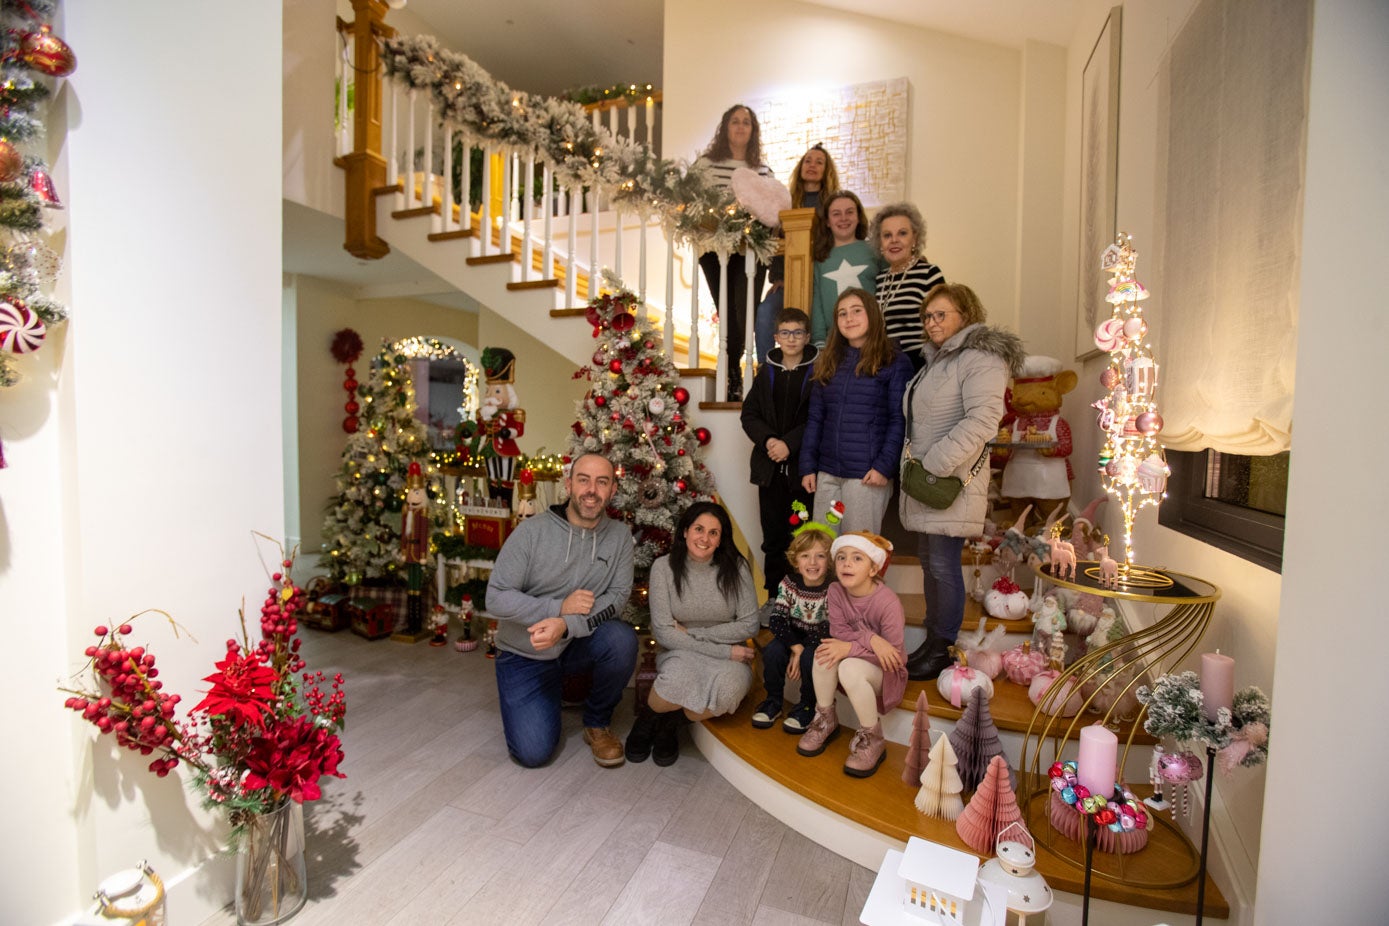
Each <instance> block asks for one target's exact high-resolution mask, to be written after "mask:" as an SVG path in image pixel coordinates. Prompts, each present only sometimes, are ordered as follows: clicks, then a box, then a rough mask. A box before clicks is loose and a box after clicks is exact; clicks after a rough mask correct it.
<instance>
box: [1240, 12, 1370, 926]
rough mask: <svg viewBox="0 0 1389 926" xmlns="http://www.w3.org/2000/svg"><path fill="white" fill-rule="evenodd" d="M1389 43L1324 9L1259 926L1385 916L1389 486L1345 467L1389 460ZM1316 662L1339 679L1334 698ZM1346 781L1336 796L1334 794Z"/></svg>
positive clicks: (1319, 21) (1314, 77) (1317, 36)
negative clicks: (1379, 405)
mask: <svg viewBox="0 0 1389 926" xmlns="http://www.w3.org/2000/svg"><path fill="white" fill-rule="evenodd" d="M1386 44H1389V7H1386V6H1385V4H1384V3H1383V2H1381V0H1355V2H1352V0H1342V2H1335V3H1332V2H1326V3H1318V4H1317V5H1316V7H1315V11H1314V27H1313V35H1312V68H1311V86H1310V91H1309V97H1308V98H1309V100H1310V103H1311V116H1310V119H1309V132H1308V141H1307V174H1306V179H1307V197H1306V208H1305V211H1304V213H1303V228H1302V233H1303V234H1302V313H1301V318H1302V324H1301V326H1300V328H1299V331H1298V350H1297V395H1296V397H1295V400H1294V405H1293V421H1294V423H1295V429H1294V431H1293V446H1292V471H1291V474H1290V479H1289V485H1288V521H1287V524H1288V534H1287V540H1286V543H1285V546H1284V550H1283V555H1284V569H1283V583H1282V601H1281V614H1280V617H1279V621H1278V658H1277V662H1276V668H1275V673H1274V679H1275V687H1276V689H1277V697H1276V698H1275V699H1274V704H1273V709H1274V713H1273V723H1274V727H1273V735H1274V736H1275V737H1277V738H1276V739H1274V740H1273V741H1272V743H1273V746H1272V756H1271V757H1270V762H1269V769H1268V787H1267V800H1266V802H1265V805H1264V843H1263V844H1264V851H1263V853H1262V854H1261V856H1260V860H1259V861H1260V864H1259V885H1260V890H1259V910H1258V916H1257V922H1259V923H1269V924H1274V923H1293V922H1312V921H1316V920H1325V919H1326V918H1327V917H1326V914H1328V913H1330V914H1332V917H1331V918H1332V919H1334V920H1335V921H1338V922H1343V923H1376V922H1378V923H1382V922H1384V920H1385V913H1384V902H1383V890H1382V884H1383V882H1382V879H1383V877H1384V875H1383V866H1382V865H1380V864H1378V863H1377V860H1376V859H1375V857H1374V856H1375V854H1376V853H1375V851H1374V847H1375V846H1378V845H1381V844H1382V843H1383V840H1384V833H1385V830H1386V823H1389V811H1387V810H1386V809H1385V803H1384V801H1382V800H1379V799H1378V797H1379V795H1378V788H1377V787H1376V786H1375V784H1374V781H1375V779H1376V778H1377V776H1378V775H1379V774H1380V773H1381V770H1382V769H1384V768H1385V767H1386V765H1387V764H1389V741H1386V739H1385V737H1384V735H1383V727H1382V726H1381V724H1382V722H1383V721H1382V720H1381V719H1380V712H1381V711H1382V710H1383V707H1384V703H1385V696H1386V694H1389V683H1386V681H1385V675H1384V670H1383V668H1382V666H1381V665H1380V664H1379V659H1378V658H1377V657H1378V652H1379V649H1380V647H1382V646H1383V634H1384V625H1383V617H1384V607H1383V604H1382V599H1383V585H1382V583H1381V582H1379V581H1376V577H1377V576H1378V575H1379V574H1380V572H1382V570H1377V568H1376V565H1377V564H1376V563H1374V562H1372V560H1371V556H1372V555H1374V554H1378V553H1379V551H1380V550H1381V549H1382V546H1381V544H1380V543H1379V539H1380V538H1379V531H1378V526H1379V525H1378V523H1377V522H1378V520H1379V517H1378V516H1379V515H1381V514H1382V513H1383V512H1385V511H1389V488H1387V487H1386V482H1385V480H1384V479H1383V478H1382V477H1380V476H1379V475H1378V474H1377V473H1376V472H1374V470H1373V467H1366V466H1357V467H1354V468H1352V467H1351V466H1350V465H1348V464H1350V463H1351V461H1352V460H1354V461H1372V460H1379V459H1383V458H1384V455H1385V450H1386V439H1385V436H1384V431H1383V429H1378V428H1372V429H1369V430H1368V431H1367V430H1366V429H1365V426H1364V425H1365V421H1366V406H1367V402H1366V401H1365V400H1368V401H1369V402H1374V401H1375V397H1377V396H1378V395H1379V393H1380V379H1381V377H1382V371H1383V368H1384V361H1383V348H1384V344H1385V343H1386V341H1389V322H1386V319H1385V315H1384V312H1383V307H1382V306H1381V305H1379V304H1378V301H1377V300H1374V299H1366V298H1364V292H1363V289H1362V286H1361V283H1362V280H1363V275H1364V271H1365V268H1367V267H1376V266H1379V265H1380V263H1381V262H1382V259H1383V258H1382V253H1381V252H1382V250H1383V242H1384V217H1385V215H1387V214H1389V174H1386V172H1385V166H1384V156H1383V152H1384V150H1385V147H1386V145H1389V108H1386V106H1385V99H1384V96H1385V91H1386V89H1389V62H1386V60H1385V57H1384V54H1383V49H1384V48H1385V46H1386ZM1333 320H1334V321H1333ZM1351 435H1355V437H1354V438H1352V437H1351ZM1376 558H1377V557H1376ZM1357 576H1359V577H1363V578H1361V579H1357V578H1355V577H1357ZM1341 641H1344V642H1341ZM1318 665H1324V666H1326V667H1328V669H1329V670H1330V672H1331V673H1332V675H1333V677H1332V679H1331V684H1330V686H1329V688H1330V690H1329V691H1328V686H1327V685H1326V684H1324V680H1322V679H1319V678H1318V673H1317V671H1316V667H1317V666H1318ZM1338 778H1339V779H1340V781H1342V782H1343V783H1344V784H1343V785H1339V786H1338V785H1334V784H1332V783H1333V782H1335V781H1336V780H1337V779H1338ZM1317 782H1325V783H1327V784H1328V785H1329V786H1332V787H1340V788H1341V789H1342V790H1343V791H1344V793H1345V794H1346V795H1347V797H1348V798H1350V800H1351V802H1352V803H1354V804H1355V806H1354V808H1353V809H1349V810H1348V812H1346V813H1340V812H1333V813H1329V814H1328V813H1323V812H1321V811H1322V810H1323V809H1324V808H1318V807H1316V806H1315V804H1316V803H1317V802H1316V801H1313V800H1308V795H1309V785H1314V784H1315V783H1317ZM1313 886H1314V888H1315V889H1314V890H1308V889H1307V888H1309V887H1313Z"/></svg>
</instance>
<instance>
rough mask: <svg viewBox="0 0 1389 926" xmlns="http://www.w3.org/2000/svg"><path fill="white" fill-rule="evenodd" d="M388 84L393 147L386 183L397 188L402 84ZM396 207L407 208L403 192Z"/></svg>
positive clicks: (388, 161) (396, 195) (399, 194)
mask: <svg viewBox="0 0 1389 926" xmlns="http://www.w3.org/2000/svg"><path fill="white" fill-rule="evenodd" d="M388 82H389V84H390V86H391V147H390V158H388V159H387V162H386V169H387V172H386V182H387V183H389V184H390V185H391V186H395V185H396V184H398V183H400V135H399V133H398V132H397V130H396V113H397V112H398V111H399V110H400V82H399V81H397V80H394V79H391V80H390V81H388ZM395 207H396V208H397V209H404V208H405V195H404V193H403V192H401V193H396V194H395Z"/></svg>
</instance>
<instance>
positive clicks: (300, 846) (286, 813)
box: [236, 800, 308, 926]
mask: <svg viewBox="0 0 1389 926" xmlns="http://www.w3.org/2000/svg"><path fill="white" fill-rule="evenodd" d="M307 898H308V882H307V880H306V879H305V877H304V807H303V805H302V804H298V803H296V802H294V801H290V800H286V801H285V802H284V803H282V804H280V805H279V806H278V807H276V808H275V809H274V810H271V811H269V812H267V813H263V814H256V815H255V816H253V817H251V819H250V820H249V821H248V822H247V823H246V826H245V829H244V831H243V832H242V834H241V844H240V846H239V847H238V848H237V854H236V922H237V923H238V924H240V926H266V924H270V923H283V922H284V921H285V920H287V919H289V918H290V917H291V916H293V915H294V914H296V913H298V912H299V909H300V908H301V907H302V906H304V901H305V900H306V899H307Z"/></svg>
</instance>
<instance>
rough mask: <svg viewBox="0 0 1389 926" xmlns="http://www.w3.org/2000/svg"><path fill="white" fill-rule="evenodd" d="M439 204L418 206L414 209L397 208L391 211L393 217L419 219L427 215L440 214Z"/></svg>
mask: <svg viewBox="0 0 1389 926" xmlns="http://www.w3.org/2000/svg"><path fill="white" fill-rule="evenodd" d="M438 214H439V209H438V207H437V206H416V207H415V208H414V209H396V210H395V211H394V212H392V213H391V218H393V219H418V218H420V217H421V216H426V215H438Z"/></svg>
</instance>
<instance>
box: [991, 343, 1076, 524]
mask: <svg viewBox="0 0 1389 926" xmlns="http://www.w3.org/2000/svg"><path fill="white" fill-rule="evenodd" d="M1075 387H1076V374H1075V371H1074V370H1063V369H1061V361H1059V360H1056V359H1054V358H1052V357H1040V356H1031V357H1028V358H1027V359H1026V360H1024V361H1023V366H1022V372H1021V373H1020V374H1019V375H1018V376H1016V377H1014V379H1013V385H1012V388H1011V389H1010V390H1009V391H1008V394H1007V395H1006V396H1005V400H1006V402H1007V405H1008V413H1007V414H1006V415H1004V416H1003V420H1002V421H1001V422H1000V423H999V438H1000V439H1002V440H1003V441H1004V442H1005V443H1006V445H1007V446H1003V447H999V448H997V449H996V452H995V458H996V459H998V458H1002V459H1003V460H1006V463H1005V465H1004V467H1003V486H1002V495H1003V497H1004V498H1010V499H1013V500H1014V501H1015V502H1019V503H1022V504H1027V503H1031V504H1032V505H1033V506H1034V508H1035V510H1037V511H1039V512H1041V511H1051V510H1053V509H1054V508H1056V505H1057V501H1058V500H1059V501H1066V500H1068V499H1069V498H1070V497H1071V480H1072V479H1073V478H1074V476H1075V474H1074V473H1073V472H1072V471H1071V462H1070V460H1069V459H1067V458H1068V457H1069V456H1070V455H1071V427H1070V425H1068V424H1067V423H1066V419H1064V418H1062V417H1061V399H1062V397H1063V396H1064V395H1065V394H1066V393H1068V392H1070V391H1071V390H1072V389H1074V388H1075ZM1028 445H1035V447H1036V449H1033V448H1032V447H1030V446H1028Z"/></svg>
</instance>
